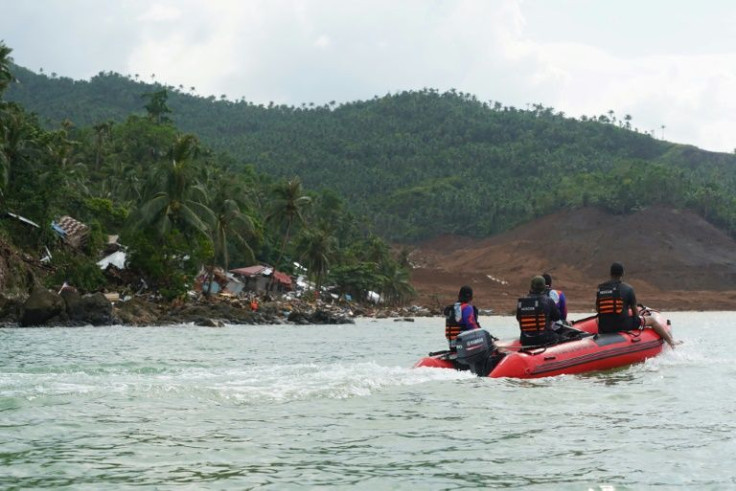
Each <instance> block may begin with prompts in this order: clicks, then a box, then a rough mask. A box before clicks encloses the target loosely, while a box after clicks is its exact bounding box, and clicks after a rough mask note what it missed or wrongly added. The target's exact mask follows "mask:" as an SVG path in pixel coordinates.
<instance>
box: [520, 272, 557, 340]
mask: <svg viewBox="0 0 736 491" xmlns="http://www.w3.org/2000/svg"><path fill="white" fill-rule="evenodd" d="M545 288H546V285H545V283H544V277H542V276H535V277H534V278H532V282H531V288H530V290H529V294H528V295H527V296H526V297H523V298H520V299H519V301H518V303H517V304H516V319H517V320H518V321H519V329H520V331H521V334H520V336H519V339H520V341H521V345H522V346H533V345H550V344H556V343H558V342H559V341H560V340H561V338H560V336H559V335H558V334H557V333H556V332H555V331H554V329H553V323H554V322H555V321H559V320H560V319H561V316H560V310H559V309H558V308H557V305H555V302H554V300H552V299H551V298H550V297H548V296H547V294H546V292H545Z"/></svg>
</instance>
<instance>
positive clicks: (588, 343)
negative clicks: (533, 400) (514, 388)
mask: <svg viewBox="0 0 736 491" xmlns="http://www.w3.org/2000/svg"><path fill="white" fill-rule="evenodd" d="M650 315H656V316H658V320H659V321H660V322H662V324H663V325H666V326H667V329H668V330H669V329H670V326H669V322H668V321H667V320H666V319H664V318H663V317H662V316H661V314H660V313H659V312H655V311H652V313H651V314H650ZM573 325H574V326H575V327H576V328H578V329H580V330H582V331H585V332H586V333H588V334H587V336H586V337H583V338H582V339H577V340H574V341H566V342H563V343H559V344H556V345H553V346H546V347H532V348H524V347H522V346H521V345H520V343H519V340H518V339H513V340H507V341H499V342H498V343H496V346H497V348H498V349H499V350H500V351H501V352H504V353H506V356H505V357H504V358H503V359H502V360H501V361H500V362H499V363H498V364H497V365H496V366H495V367H494V368H493V370H491V372H490V373H489V374H488V376H489V377H493V378H499V377H512V378H539V377H551V376H555V375H563V374H577V373H585V372H591V371H599V370H610V369H613V368H618V367H622V366H626V365H631V364H634V363H640V362H642V361H644V360H646V359H647V358H651V357H654V356H657V355H658V354H659V353H661V352H662V349H663V347H664V340H663V339H662V338H661V337H660V336H659V335H658V334H657V333H656V332H654V330H652V329H644V330H641V331H639V330H636V331H620V332H616V333H611V334H597V331H598V326H597V321H596V320H595V318H587V319H584V320H582V321H580V322H576V323H574V324H573ZM448 355H449V353H448V352H444V353H439V354H435V355H433V356H427V357H425V358H422V359H421V360H419V361H418V362H417V363H416V364H415V365H414V366H415V367H436V368H453V369H464V368H465V369H467V367H463V366H458V364H457V363H456V362H455V361H454V360H452V359H450V358H449V356H448Z"/></svg>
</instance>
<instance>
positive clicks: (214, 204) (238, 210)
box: [210, 175, 256, 271]
mask: <svg viewBox="0 0 736 491" xmlns="http://www.w3.org/2000/svg"><path fill="white" fill-rule="evenodd" d="M244 196H246V192H245V190H243V189H242V186H240V183H238V182H236V181H234V176H231V175H223V176H219V177H218V178H217V179H216V181H215V185H214V193H213V196H212V199H211V200H210V209H211V210H212V213H213V215H214V224H213V227H212V243H213V244H214V248H215V256H214V259H215V261H217V260H218V259H219V260H221V261H222V263H221V264H222V266H223V268H224V269H225V271H227V270H228V269H229V263H230V257H229V254H228V245H229V243H230V242H231V239H232V240H234V241H235V242H236V243H238V244H239V245H241V246H242V247H243V248H244V250H245V253H246V254H247V256H248V257H247V258H246V261H247V262H248V263H253V262H255V254H254V253H253V248H252V247H251V246H250V245H249V244H248V240H247V238H250V237H253V236H254V235H255V232H256V227H255V224H254V222H253V219H252V218H251V217H250V216H249V215H248V214H247V213H245V212H244V211H243V210H244V209H245V208H246V206H247V204H246V203H245V202H244V201H245V200H244V199H243V197H244Z"/></svg>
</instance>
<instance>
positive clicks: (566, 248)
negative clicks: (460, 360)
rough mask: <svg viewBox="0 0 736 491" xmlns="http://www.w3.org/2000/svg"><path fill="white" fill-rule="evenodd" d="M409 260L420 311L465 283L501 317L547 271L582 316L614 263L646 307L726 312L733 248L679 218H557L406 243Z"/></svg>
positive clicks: (732, 297)
mask: <svg viewBox="0 0 736 491" xmlns="http://www.w3.org/2000/svg"><path fill="white" fill-rule="evenodd" d="M410 259H411V261H412V263H413V264H414V266H415V269H414V270H413V272H412V284H413V285H414V288H415V289H416V290H417V292H418V294H419V297H418V299H417V300H416V303H417V304H419V305H423V306H427V307H430V308H438V307H441V306H444V305H447V304H449V303H452V302H453V301H455V299H456V297H457V291H458V289H459V288H460V286H462V285H465V284H467V285H470V286H472V287H473V289H474V291H475V300H474V303H475V305H476V306H478V308H481V309H493V310H494V312H496V313H501V314H507V313H511V312H513V311H514V310H515V306H516V300H517V298H518V297H519V296H521V295H523V294H525V293H526V292H527V291H528V289H529V282H530V279H531V278H532V276H534V275H536V274H541V273H543V272H548V273H549V274H550V275H551V276H552V279H553V282H552V286H553V288H557V289H560V290H562V291H564V292H565V295H566V296H567V301H568V310H570V311H571V312H590V311H592V310H593V308H594V301H595V289H596V285H597V284H598V283H600V282H602V281H605V280H607V279H608V270H609V266H610V264H611V263H612V262H614V261H619V262H621V263H623V264H624V267H625V274H624V281H627V282H628V283H630V284H631V285H632V286H633V287H634V288H635V289H636V293H637V299H638V301H639V302H640V303H643V304H645V305H647V306H649V307H653V308H657V309H661V310H670V311H672V310H736V241H734V240H733V239H732V238H730V237H729V236H728V235H726V234H724V233H723V232H721V231H720V230H718V229H716V228H715V227H713V226H712V225H710V224H709V223H707V222H706V221H705V220H703V219H702V218H700V217H699V216H697V215H695V214H693V213H690V212H686V211H679V210H672V209H664V208H649V209H646V210H643V211H640V212H638V213H635V214H632V215H627V216H619V215H610V214H607V213H605V212H602V211H600V210H597V209H592V208H587V209H580V210H572V211H563V212H560V213H556V214H553V215H550V216H547V217H544V218H542V219H540V220H538V221H536V222H533V223H530V224H526V225H524V226H521V227H519V228H517V229H515V230H512V231H509V232H506V233H504V234H501V235H498V236H496V237H493V238H490V239H483V240H478V239H470V238H466V237H457V236H444V237H440V238H437V239H434V240H431V241H428V242H425V243H422V244H419V245H418V246H415V247H414V250H413V252H412V253H411V255H410Z"/></svg>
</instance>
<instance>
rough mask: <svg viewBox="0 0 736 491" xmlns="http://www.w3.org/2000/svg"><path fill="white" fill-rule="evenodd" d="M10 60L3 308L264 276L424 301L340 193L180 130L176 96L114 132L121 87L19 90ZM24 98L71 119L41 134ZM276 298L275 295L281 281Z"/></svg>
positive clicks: (2, 83)
mask: <svg viewBox="0 0 736 491" xmlns="http://www.w3.org/2000/svg"><path fill="white" fill-rule="evenodd" d="M11 52H12V50H11V49H10V48H9V47H7V46H5V45H4V44H3V43H2V42H0V291H2V293H3V295H0V297H3V296H4V295H6V294H11V295H13V294H19V293H20V294H23V293H24V292H26V293H27V292H28V291H29V289H30V288H32V287H35V286H37V285H39V284H44V285H45V286H47V287H52V288H54V289H55V290H58V289H59V288H60V286H61V285H62V283H64V282H68V283H69V284H71V285H74V287H76V288H78V289H80V290H82V291H86V292H90V291H99V290H101V289H105V288H112V289H115V290H116V291H118V292H127V293H137V292H145V293H146V294H151V295H155V296H157V297H158V298H163V299H168V300H174V299H176V300H183V299H185V298H188V296H189V295H190V292H191V291H192V289H193V288H195V286H196V285H197V282H198V281H199V282H200V284H202V283H208V282H209V280H211V279H212V278H214V277H218V275H219V278H223V277H224V273H223V270H224V271H229V270H230V269H231V268H238V267H243V266H250V265H254V264H264V265H269V266H271V267H273V269H276V270H278V271H280V272H285V273H289V274H293V275H294V276H295V277H296V276H297V275H298V276H301V277H303V278H304V279H306V280H309V281H311V288H309V291H308V292H307V293H305V295H306V296H308V295H313V296H314V295H319V294H320V292H321V291H322V290H321V287H322V286H324V285H329V287H330V292H331V293H333V294H334V295H335V296H336V297H339V296H340V295H345V296H347V295H350V296H351V297H352V298H353V299H357V300H361V299H365V298H366V297H367V295H368V292H372V295H375V294H376V293H378V294H379V295H380V296H381V298H383V300H384V301H385V302H386V303H388V304H401V303H404V302H407V301H408V300H409V299H410V298H411V297H412V296H413V288H412V287H411V285H410V283H409V265H408V263H407V261H406V253H403V255H402V252H395V251H394V250H393V249H392V248H391V247H390V246H389V244H388V243H387V242H386V241H385V240H384V239H382V238H381V237H379V236H377V235H375V234H373V233H371V232H370V227H368V226H366V224H365V223H364V222H363V221H362V220H361V219H360V218H359V217H357V216H356V215H355V214H354V213H353V212H351V211H350V209H349V208H348V206H347V202H346V200H345V199H344V198H343V197H341V196H340V195H338V194H337V193H336V192H335V191H332V190H330V189H322V190H319V191H315V190H314V189H308V188H306V187H304V186H303V183H302V181H301V180H300V179H299V178H298V177H294V176H290V177H289V178H279V177H278V176H274V175H270V174H268V173H266V172H262V171H260V172H259V171H258V170H256V169H254V167H253V166H252V165H244V164H245V162H246V160H245V159H240V160H236V159H234V158H233V157H232V156H230V155H228V154H226V153H223V152H218V151H217V150H215V149H213V148H212V146H211V145H207V144H206V143H204V142H202V141H201V139H200V138H199V137H198V136H197V135H195V134H193V133H191V132H185V131H182V129H181V128H180V127H178V126H177V125H176V124H175V123H174V122H173V121H172V120H171V118H170V117H169V116H170V114H171V113H170V109H169V108H168V106H167V95H166V91H163V90H155V91H153V92H150V93H147V94H144V97H141V95H140V94H138V95H135V96H131V98H132V100H135V103H136V109H135V110H134V111H133V114H128V115H127V116H125V117H122V116H120V119H119V120H114V119H112V118H116V117H118V115H119V113H118V112H114V111H112V110H107V109H104V107H107V108H108V109H109V108H110V106H109V105H106V104H108V102H109V101H112V100H113V99H114V97H113V96H112V95H106V94H117V93H119V91H118V90H117V89H118V88H119V87H120V84H119V82H120V80H117V79H115V77H113V78H114V79H115V80H117V82H118V83H117V84H113V88H112V89H108V90H102V91H101V92H98V93H96V94H92V93H90V92H85V91H84V90H81V89H82V88H83V87H87V88H89V87H90V86H92V87H95V89H96V88H98V86H97V85H96V84H95V83H92V84H84V83H82V84H76V83H72V84H71V85H70V87H77V85H78V87H77V88H78V89H79V90H76V89H73V90H71V89H70V90H69V92H68V93H67V94H66V95H63V94H64V93H65V91H66V90H67V89H68V88H69V87H66V86H64V85H63V84H67V81H61V83H62V85H61V86H58V87H57V86H56V85H54V84H55V83H56V82H58V81H55V80H51V81H50V82H51V85H49V87H52V88H54V90H59V92H55V93H47V92H45V91H44V89H43V87H44V85H43V84H42V85H41V86H35V88H33V87H32V86H33V84H32V83H29V82H28V81H25V82H23V81H22V80H21V84H22V85H19V84H18V83H16V77H15V75H14V72H13V70H14V69H15V68H17V67H13V66H12V65H11V63H10V60H11V58H10V53H11ZM20 71H21V73H23V71H22V70H20ZM32 80H36V81H41V82H43V81H44V77H37V78H35V79H32ZM47 82H49V81H48V80H47ZM126 83H127V82H126ZM127 86H130V87H135V88H137V89H141V88H143V87H142V86H135V85H131V84H128V85H126V87H127ZM17 87H22V90H21V93H22V92H24V91H28V90H31V94H33V97H32V98H31V99H36V101H35V102H38V101H40V100H52V101H59V100H60V99H59V97H62V95H63V97H64V104H67V105H66V106H64V108H62V109H61V110H62V111H69V114H68V115H65V116H63V117H62V118H61V119H62V121H61V123H59V124H56V123H48V122H47V124H46V125H44V124H41V122H40V121H41V119H42V118H43V116H37V115H35V114H33V113H31V112H29V110H27V108H26V107H25V104H24V103H21V102H19V101H18V100H17V99H16V100H10V99H9V98H6V92H7V91H8V90H10V89H11V88H17ZM65 87H66V88H65ZM53 94H56V95H53ZM16 95H17V94H16ZM82 96H84V97H82ZM47 98H48V99H47ZM82 99H84V101H83V100H82ZM93 101H97V102H98V103H99V104H100V106H99V107H102V108H103V109H99V107H98V106H97V105H96V103H95V102H93ZM31 102H33V101H31ZM29 105H30V106H32V107H33V108H34V110H35V111H36V112H38V113H42V111H41V110H39V109H38V107H37V106H36V105H34V104H33V103H31V104H29ZM139 105H140V107H142V108H143V110H142V111H141V110H140V109H139V108H138V106H139ZM103 106H104V107H103ZM98 110H103V111H104V113H105V114H106V115H107V116H106V117H105V118H102V117H100V114H102V113H99V112H97V111H98ZM116 111H121V109H120V108H118V109H116ZM113 112H114V115H113ZM60 114H64V113H63V112H62V113H60ZM79 114H86V115H87V117H88V118H89V119H88V120H85V119H84V118H79V119H77V118H78V115H79ZM67 116H68V117H67ZM108 116H109V118H111V119H106V118H107V117H108ZM98 117H100V119H99V121H100V122H97V123H94V124H87V123H88V121H98ZM72 120H76V121H77V122H76V123H73V122H72ZM80 120H83V122H82V123H80V122H79V121H80ZM61 222H64V223H67V224H71V227H72V228H71V229H64V228H63V227H61V225H60V223H61ZM70 234H74V237H75V238H74V240H71V237H70ZM110 237H117V240H115V241H113V243H111V244H109V243H108V241H109V239H110ZM111 250H123V251H124V252H125V256H126V258H125V262H124V264H123V265H122V268H118V269H114V268H113V269H112V270H109V269H106V271H105V272H104V273H103V271H102V270H101V268H100V266H99V265H98V264H97V262H98V261H99V260H100V259H102V258H103V257H104V256H105V255H106V254H109V253H110V251H111ZM275 276H276V275H273V277H275ZM268 290H269V291H270V292H274V291H275V290H277V286H276V285H275V281H272V282H271V284H270V285H269V286H268ZM202 291H203V292H205V294H208V293H209V288H204V287H203V288H202ZM315 292H316V293H315ZM312 298H314V297H312ZM0 304H2V305H0V317H2V315H3V312H5V311H4V310H3V309H4V305H6V304H4V303H3V300H2V298H0Z"/></svg>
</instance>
